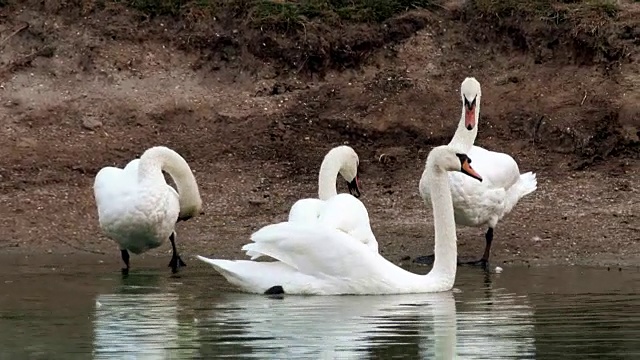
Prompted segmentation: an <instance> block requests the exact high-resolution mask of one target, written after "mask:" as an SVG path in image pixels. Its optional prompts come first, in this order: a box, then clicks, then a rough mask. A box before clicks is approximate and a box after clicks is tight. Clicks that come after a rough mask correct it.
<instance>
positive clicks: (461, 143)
mask: <svg viewBox="0 0 640 360" xmlns="http://www.w3.org/2000/svg"><path fill="white" fill-rule="evenodd" d="M477 101H478V102H477V104H476V108H475V115H476V125H475V126H474V127H473V129H471V130H467V128H466V127H465V121H464V120H465V119H464V113H465V108H464V104H463V105H462V110H461V115H460V121H459V122H458V128H457V129H456V132H455V134H454V135H453V138H452V139H451V141H450V142H449V146H452V147H454V148H456V149H457V150H458V151H460V152H462V153H465V154H466V153H468V152H469V150H470V149H471V146H473V143H474V142H475V141H476V137H477V136H478V123H479V121H478V120H479V117H480V96H478V99H477Z"/></svg>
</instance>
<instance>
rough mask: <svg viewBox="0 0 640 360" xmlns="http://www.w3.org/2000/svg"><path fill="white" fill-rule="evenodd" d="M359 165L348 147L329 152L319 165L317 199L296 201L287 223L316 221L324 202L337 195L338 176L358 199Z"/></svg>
mask: <svg viewBox="0 0 640 360" xmlns="http://www.w3.org/2000/svg"><path fill="white" fill-rule="evenodd" d="M359 163H360V160H359V159H358V154H356V152H355V151H354V150H353V149H352V148H351V147H349V146H346V145H342V146H337V147H334V148H333V149H331V150H329V152H328V153H327V155H325V157H324V159H323V160H322V164H320V173H319V174H318V199H313V198H308V199H301V200H298V201H296V202H295V203H294V204H293V206H292V207H291V210H289V221H301V222H308V221H316V220H317V219H318V215H319V214H320V208H321V207H322V205H323V204H324V201H326V200H329V199H330V198H332V197H334V196H336V195H337V194H338V190H337V189H336V177H337V176H338V174H340V175H341V176H342V178H344V179H345V180H346V181H347V186H348V188H349V193H351V194H352V195H353V196H355V197H360V187H359V184H358V165H359Z"/></svg>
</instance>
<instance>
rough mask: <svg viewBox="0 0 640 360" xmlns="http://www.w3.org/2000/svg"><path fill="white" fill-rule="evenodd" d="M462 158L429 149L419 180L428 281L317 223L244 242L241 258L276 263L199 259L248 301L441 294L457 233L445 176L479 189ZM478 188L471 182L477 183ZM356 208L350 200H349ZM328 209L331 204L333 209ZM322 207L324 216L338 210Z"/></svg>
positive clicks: (448, 284) (276, 227)
mask: <svg viewBox="0 0 640 360" xmlns="http://www.w3.org/2000/svg"><path fill="white" fill-rule="evenodd" d="M469 163H470V160H469V159H468V158H467V156H466V155H464V154H460V153H456V151H455V150H454V149H453V148H452V147H449V146H446V145H444V146H439V147H436V148H434V149H433V150H432V151H431V152H430V153H429V156H428V157H427V162H426V166H425V170H424V173H423V175H422V176H423V177H426V178H429V183H430V184H431V185H430V186H431V189H430V191H431V193H432V202H433V219H434V226H435V254H436V257H435V264H434V266H433V268H432V269H431V271H430V272H429V273H428V274H427V275H418V274H414V273H411V272H408V271H406V270H404V269H402V268H400V267H398V266H396V265H395V264H393V263H392V262H390V261H388V260H387V259H385V258H384V257H382V255H380V254H379V253H378V252H373V251H370V249H369V248H368V247H367V245H366V244H363V243H362V242H360V241H358V240H357V239H354V238H353V237H352V236H350V235H348V234H346V233H345V232H343V231H340V230H337V229H335V227H333V226H330V225H329V224H326V223H325V224H323V223H297V222H290V221H287V222H282V223H278V224H272V225H267V226H265V227H263V228H261V229H260V230H258V231H257V232H255V233H253V234H252V236H251V240H252V241H253V242H252V243H249V244H246V245H244V246H243V247H242V249H243V250H245V251H247V252H249V251H251V252H253V253H257V254H261V255H264V256H268V257H271V258H273V259H275V260H276V261H272V262H257V261H251V260H235V261H232V260H222V259H208V258H206V257H203V256H198V259H200V260H202V261H204V262H206V263H208V264H210V265H212V266H213V267H214V268H215V269H216V271H218V272H219V273H220V274H222V276H224V277H225V278H226V279H227V281H229V282H230V283H232V284H234V285H236V286H238V287H239V288H240V289H242V290H243V291H246V292H251V293H266V294H278V293H287V294H308V295H341V294H359V295H366V294H400V293H426V292H440V291H448V290H451V288H452V287H453V283H454V281H455V277H456V268H457V264H456V258H457V253H456V227H455V220H454V215H453V205H452V202H451V192H450V190H449V179H448V177H447V171H461V172H463V173H465V174H466V175H468V176H471V177H474V178H476V179H478V180H480V181H482V178H481V177H480V176H479V175H478V174H477V173H476V172H475V171H474V170H473V169H472V168H471V166H470V165H469ZM476 181H477V180H476ZM354 200H356V201H359V200H357V199H354ZM334 204H335V203H334ZM330 205H331V203H330V202H328V203H327V204H326V206H324V207H323V209H322V213H321V215H320V217H321V218H322V216H323V215H324V213H325V212H326V213H329V214H330V213H332V212H334V211H336V210H338V209H336V208H334V206H330Z"/></svg>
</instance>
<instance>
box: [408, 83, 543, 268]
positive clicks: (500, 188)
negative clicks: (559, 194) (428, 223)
mask: <svg viewBox="0 0 640 360" xmlns="http://www.w3.org/2000/svg"><path fill="white" fill-rule="evenodd" d="M460 95H461V97H462V115H461V116H460V121H459V123H458V128H457V130H456V132H455V134H454V136H453V138H452V139H451V142H449V146H451V147H453V148H455V149H456V150H457V151H458V152H461V153H465V154H468V155H469V157H470V158H472V159H473V167H474V169H475V170H476V171H477V172H478V174H480V175H481V176H482V179H483V180H484V181H483V182H482V183H479V182H477V181H475V180H472V179H469V178H468V177H466V176H462V175H461V174H457V173H450V174H449V180H450V182H451V195H452V197H453V208H454V212H455V219H456V224H458V225H465V226H473V227H480V226H481V227H488V230H487V233H486V235H485V241H486V245H485V249H484V253H483V255H482V257H481V258H480V260H475V261H469V262H460V263H461V264H471V265H480V266H482V267H485V268H486V267H487V264H488V262H489V255H490V252H491V242H492V241H493V229H494V228H495V227H496V225H497V223H498V221H500V220H501V219H502V218H503V217H504V216H505V215H506V214H508V213H509V212H510V211H511V209H513V207H514V206H515V205H516V203H518V201H519V200H520V199H521V198H522V197H523V196H525V195H527V194H530V193H531V192H533V191H534V190H536V188H537V180H536V175H535V174H534V173H531V172H527V173H525V174H522V175H521V174H520V169H519V168H518V164H517V163H516V161H515V160H514V159H513V158H512V157H511V156H509V155H507V154H504V153H500V152H494V151H489V150H486V149H483V148H481V147H479V146H474V145H473V143H474V142H475V140H476V136H477V135H478V118H479V116H480V98H481V96H482V91H481V88H480V83H479V82H478V81H477V80H476V79H475V78H472V77H468V78H466V79H465V80H464V81H463V82H462V85H461V87H460ZM419 189H420V195H422V198H423V199H424V201H425V203H426V204H427V206H428V204H429V198H430V192H429V183H428V179H426V178H424V177H423V178H422V179H421V180H420V185H419ZM416 261H417V262H420V263H431V262H432V261H433V255H429V256H423V257H419V258H417V259H416Z"/></svg>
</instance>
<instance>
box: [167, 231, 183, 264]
mask: <svg viewBox="0 0 640 360" xmlns="http://www.w3.org/2000/svg"><path fill="white" fill-rule="evenodd" d="M169 241H171V248H172V249H173V256H171V261H169V267H170V268H171V272H172V273H174V274H175V273H177V272H178V268H180V267H185V266H187V264H185V263H184V261H182V259H180V255H178V250H176V233H175V232H173V233H171V236H169Z"/></svg>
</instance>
